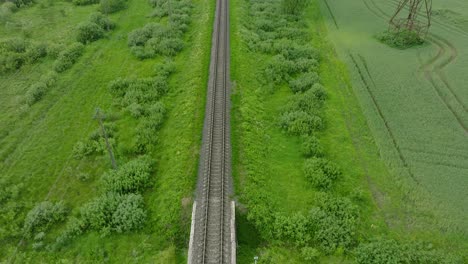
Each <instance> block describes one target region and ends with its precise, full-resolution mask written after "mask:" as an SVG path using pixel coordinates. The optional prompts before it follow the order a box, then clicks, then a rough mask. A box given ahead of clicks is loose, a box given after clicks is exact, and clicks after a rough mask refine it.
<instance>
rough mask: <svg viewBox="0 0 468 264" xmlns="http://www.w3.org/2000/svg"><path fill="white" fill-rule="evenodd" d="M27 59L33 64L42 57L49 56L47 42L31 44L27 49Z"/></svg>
mask: <svg viewBox="0 0 468 264" xmlns="http://www.w3.org/2000/svg"><path fill="white" fill-rule="evenodd" d="M25 56H26V61H27V62H28V63H29V64H32V63H34V62H36V61H38V60H39V59H40V58H44V57H45V56H47V45H45V44H30V45H29V47H28V50H27V51H26V54H25Z"/></svg>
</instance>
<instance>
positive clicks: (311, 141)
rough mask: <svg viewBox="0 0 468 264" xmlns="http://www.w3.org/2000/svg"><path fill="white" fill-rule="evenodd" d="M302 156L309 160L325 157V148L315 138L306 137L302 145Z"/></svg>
mask: <svg viewBox="0 0 468 264" xmlns="http://www.w3.org/2000/svg"><path fill="white" fill-rule="evenodd" d="M301 151H302V155H304V156H305V157H307V158H310V157H321V156H323V148H322V146H321V145H320V142H319V140H318V139H317V138H316V137H315V136H305V137H303V138H302V144H301Z"/></svg>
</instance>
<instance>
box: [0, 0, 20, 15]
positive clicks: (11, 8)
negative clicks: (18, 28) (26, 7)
mask: <svg viewBox="0 0 468 264" xmlns="http://www.w3.org/2000/svg"><path fill="white" fill-rule="evenodd" d="M0 9H2V11H3V10H5V11H7V12H16V11H17V10H18V7H17V6H16V5H15V4H14V3H13V2H9V1H6V2H4V3H2V5H1V6H0Z"/></svg>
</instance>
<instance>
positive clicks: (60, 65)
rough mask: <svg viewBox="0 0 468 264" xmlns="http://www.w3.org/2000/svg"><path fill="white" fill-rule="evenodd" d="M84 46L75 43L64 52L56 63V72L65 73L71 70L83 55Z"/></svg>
mask: <svg viewBox="0 0 468 264" xmlns="http://www.w3.org/2000/svg"><path fill="white" fill-rule="evenodd" d="M83 52H84V46H83V44H81V43H78V42H75V43H73V44H71V45H70V46H68V47H67V48H66V49H65V50H64V51H62V52H61V53H60V54H59V55H58V57H57V59H56V60H55V62H54V69H55V71H56V72H59V73H60V72H64V71H66V70H68V69H70V68H71V67H72V66H73V64H75V62H76V61H77V60H78V58H79V57H80V56H81V55H82V54H83Z"/></svg>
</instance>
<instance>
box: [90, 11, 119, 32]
mask: <svg viewBox="0 0 468 264" xmlns="http://www.w3.org/2000/svg"><path fill="white" fill-rule="evenodd" d="M89 21H90V22H92V23H95V24H97V25H98V26H99V27H101V28H102V29H103V30H105V31H110V30H112V29H114V28H115V23H114V22H113V21H112V20H110V19H109V18H108V17H107V16H105V15H103V14H102V13H93V14H91V16H90V18H89Z"/></svg>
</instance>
